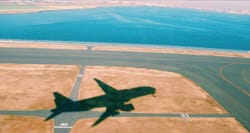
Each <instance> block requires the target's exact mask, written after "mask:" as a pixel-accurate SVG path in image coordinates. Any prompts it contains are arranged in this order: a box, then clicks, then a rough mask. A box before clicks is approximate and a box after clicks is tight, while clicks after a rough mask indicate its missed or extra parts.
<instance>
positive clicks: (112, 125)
mask: <svg viewBox="0 0 250 133" xmlns="http://www.w3.org/2000/svg"><path fill="white" fill-rule="evenodd" d="M95 120H96V119H87V120H79V121H77V122H76V124H75V125H74V126H73V128H72V130H71V132H70V133H80V132H88V133H99V132H103V129H105V132H107V133H248V132H247V130H246V129H245V128H244V127H242V126H241V125H240V123H239V122H237V121H236V120H235V119H234V118H190V119H188V120H187V121H185V120H183V119H182V118H108V119H107V120H105V121H104V122H103V123H101V124H99V125H98V126H96V127H91V124H92V123H93V122H95Z"/></svg>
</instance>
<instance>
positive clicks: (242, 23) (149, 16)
mask: <svg viewBox="0 0 250 133" xmlns="http://www.w3.org/2000/svg"><path fill="white" fill-rule="evenodd" d="M0 39H8V40H12V39H14V40H15V39H18V40H44V41H71V42H72V41H73V42H74V41H75V42H102V43H109V42H111V43H126V44H128V43H131V45H132V44H135V43H136V44H149V45H161V46H169V45H172V46H181V47H203V48H219V49H231V50H250V16H249V15H234V14H226V13H215V12H208V11H201V10H189V9H181V8H163V7H102V8H94V9H82V10H63V11H45V12H38V13H26V14H2V15H0Z"/></svg>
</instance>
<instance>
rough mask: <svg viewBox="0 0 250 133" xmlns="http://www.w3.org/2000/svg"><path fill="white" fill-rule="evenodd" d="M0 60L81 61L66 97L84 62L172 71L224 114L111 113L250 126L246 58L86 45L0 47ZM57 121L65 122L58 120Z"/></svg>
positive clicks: (63, 117) (69, 118)
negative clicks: (74, 47)
mask: <svg viewBox="0 0 250 133" xmlns="http://www.w3.org/2000/svg"><path fill="white" fill-rule="evenodd" d="M0 63H17V64H72V65H82V68H81V71H80V72H79V75H78V78H77V81H76V83H75V86H74V88H73V89H72V93H71V95H70V98H71V99H74V100H76V99H77V97H76V96H78V92H79V85H80V81H81V79H82V76H84V73H83V71H84V67H85V66H86V65H92V66H93V65H99V66H129V67H139V68H150V69H157V70H165V71H173V72H177V73H180V74H182V75H184V76H185V77H187V78H189V79H191V80H193V81H194V82H196V83H197V84H198V85H200V86H201V87H202V88H203V89H205V90H206V91H207V92H208V93H209V94H210V96H212V97H213V98H214V99H215V100H217V101H218V102H219V103H220V104H221V105H222V106H223V107H224V108H225V109H226V110H227V111H228V112H229V114H150V113H144V114H143V113H121V114H120V115H118V116H117V117H145V116H147V117H156V116H157V117H184V118H188V117H214V118H217V117H235V118H236V119H237V120H238V121H239V122H240V123H241V124H242V125H243V126H244V127H245V128H247V129H248V131H249V130H250V117H249V116H250V104H249V103H250V98H249V96H250V88H249V86H250V82H249V81H250V77H249V76H250V59H246V58H232V57H214V56H194V55H178V54H159V53H136V52H111V51H92V50H91V48H88V50H52V49H24V48H22V49H19V48H0ZM101 113H102V112H96V111H86V112H71V113H63V114H60V115H59V116H58V117H56V118H54V120H55V132H56V133H59V132H60V133H61V132H69V130H70V128H71V127H72V125H73V124H74V122H75V121H76V120H78V119H81V118H98V117H99V116H100V115H101ZM0 114H10V115H31V116H41V117H47V116H48V115H49V114H50V111H49V110H37V111H4V110H1V111H0ZM61 123H68V125H67V126H61V125H60V124H61Z"/></svg>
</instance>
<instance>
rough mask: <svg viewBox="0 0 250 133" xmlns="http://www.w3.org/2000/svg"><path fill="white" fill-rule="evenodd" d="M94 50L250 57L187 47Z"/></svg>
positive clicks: (245, 54) (242, 54)
mask: <svg viewBox="0 0 250 133" xmlns="http://www.w3.org/2000/svg"><path fill="white" fill-rule="evenodd" d="M93 50H101V51H127V52H152V53H168V54H187V55H208V56H224V57H240V58H250V53H247V52H245V53H243V52H231V51H211V50H210V51H209V50H203V49H185V48H155V47H139V46H137V47H136V46H95V47H94V48H93Z"/></svg>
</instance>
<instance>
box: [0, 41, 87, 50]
mask: <svg viewBox="0 0 250 133" xmlns="http://www.w3.org/2000/svg"><path fill="white" fill-rule="evenodd" d="M0 48H43V49H71V50H85V49H87V47H86V46H84V45H79V44H74V45H72V44H67V43H50V42H35V41H34V42H24V41H0Z"/></svg>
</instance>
